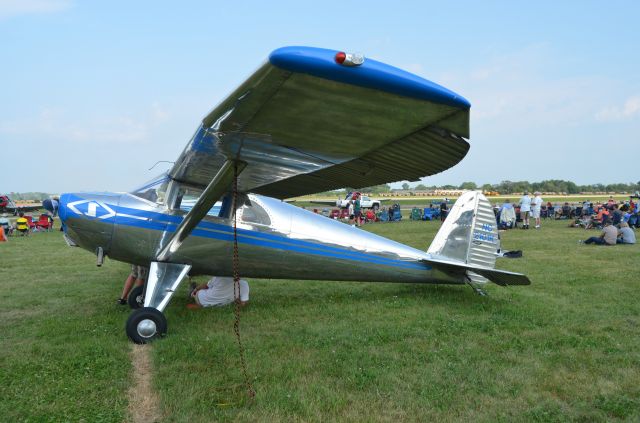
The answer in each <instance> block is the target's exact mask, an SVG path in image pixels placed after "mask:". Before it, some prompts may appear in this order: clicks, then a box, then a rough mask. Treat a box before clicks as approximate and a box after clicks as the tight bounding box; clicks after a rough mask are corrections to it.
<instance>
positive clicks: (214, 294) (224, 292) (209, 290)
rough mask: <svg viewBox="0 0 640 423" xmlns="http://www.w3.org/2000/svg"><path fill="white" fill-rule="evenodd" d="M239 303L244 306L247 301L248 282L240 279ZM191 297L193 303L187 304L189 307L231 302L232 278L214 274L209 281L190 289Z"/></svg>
mask: <svg viewBox="0 0 640 423" xmlns="http://www.w3.org/2000/svg"><path fill="white" fill-rule="evenodd" d="M239 284H240V298H239V300H240V305H241V306H244V305H246V304H247V303H248V302H249V283H248V282H247V281H246V280H244V279H240V281H239ZM191 297H192V298H193V299H194V301H195V304H187V307H189V308H200V307H215V306H225V305H227V304H231V303H232V302H233V301H234V300H235V299H237V297H236V293H235V287H234V283H233V278H231V277H224V276H214V277H212V278H211V279H209V282H207V283H206V284H202V285H199V286H196V287H195V288H194V289H193V291H191Z"/></svg>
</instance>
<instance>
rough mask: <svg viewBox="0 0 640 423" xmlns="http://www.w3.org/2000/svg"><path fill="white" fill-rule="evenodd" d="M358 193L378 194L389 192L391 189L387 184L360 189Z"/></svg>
mask: <svg viewBox="0 0 640 423" xmlns="http://www.w3.org/2000/svg"><path fill="white" fill-rule="evenodd" d="M360 191H364V192H371V193H375V194H378V193H381V192H390V191H391V187H390V186H389V185H387V184H381V185H374V186H372V187H366V188H361V189H360Z"/></svg>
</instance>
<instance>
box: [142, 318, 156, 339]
mask: <svg viewBox="0 0 640 423" xmlns="http://www.w3.org/2000/svg"><path fill="white" fill-rule="evenodd" d="M156 331H157V328H156V322H154V321H153V320H151V319H144V320H141V321H140V323H138V335H140V336H141V337H143V338H151V337H152V336H153V335H155V334H156Z"/></svg>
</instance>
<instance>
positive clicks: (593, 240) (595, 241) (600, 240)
mask: <svg viewBox="0 0 640 423" xmlns="http://www.w3.org/2000/svg"><path fill="white" fill-rule="evenodd" d="M584 243H585V244H596V245H604V243H605V242H604V239H603V238H600V237H599V236H592V237H591V238H589V239H587V240H586V241H585V242H584Z"/></svg>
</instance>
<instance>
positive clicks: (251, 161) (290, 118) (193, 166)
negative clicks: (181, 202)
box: [169, 47, 470, 199]
mask: <svg viewBox="0 0 640 423" xmlns="http://www.w3.org/2000/svg"><path fill="white" fill-rule="evenodd" d="M336 53H337V51H335V50H326V49H319V48H310V47H284V48H280V49H278V50H275V51H274V52H273V53H271V55H270V56H269V59H268V61H267V62H266V63H264V64H263V65H262V66H261V67H260V68H259V69H258V70H257V71H256V72H255V73H254V74H253V75H251V76H250V77H249V79H247V81H245V82H244V83H243V84H242V85H241V86H240V87H239V88H238V89H236V90H235V91H234V92H233V93H232V94H231V95H229V97H228V98H227V99H225V100H224V101H223V102H222V103H220V104H219V105H218V106H217V107H216V108H215V109H214V110H213V111H212V112H211V113H209V114H208V115H207V116H206V117H205V118H204V119H203V121H202V124H201V125H200V127H199V128H198V129H197V131H196V133H195V135H194V136H193V138H192V139H191V141H190V142H189V143H188V145H187V147H186V148H185V150H184V151H183V152H182V154H181V155H180V157H179V158H178V160H177V161H176V163H175V165H174V166H173V168H172V169H171V170H170V172H169V174H170V176H171V177H172V178H173V179H175V180H177V181H180V182H184V183H187V184H190V185H194V186H200V187H205V186H207V185H208V184H209V183H210V182H211V181H212V179H213V178H214V177H215V176H216V174H217V173H218V171H219V169H220V168H221V167H222V166H223V164H224V163H225V162H226V161H227V160H232V161H236V162H237V161H241V162H244V164H246V167H245V168H244V170H243V171H242V173H241V174H240V175H239V179H238V189H239V190H240V191H244V192H248V191H251V192H255V193H258V194H264V195H268V196H271V197H275V198H281V199H283V198H289V197H295V196H299V195H304V194H311V193H315V192H320V191H326V190H331V189H336V188H341V187H344V186H351V187H353V188H360V187H366V186H372V185H378V184H382V183H387V182H393V181H398V180H404V179H406V180H417V179H419V178H421V177H424V176H428V175H433V174H435V173H438V172H441V171H443V170H445V169H448V168H449V167H451V166H453V165H455V164H456V163H458V162H459V161H460V160H462V158H463V157H464V156H465V155H466V153H467V151H468V149H469V144H468V143H467V142H466V141H465V139H464V138H468V137H469V109H470V104H469V102H468V101H467V100H465V99H464V98H462V97H460V96H459V95H457V94H455V93H453V92H451V91H449V90H447V89H446V88H443V87H441V86H439V85H437V84H434V83H432V82H430V81H427V80H425V79H422V78H420V77H418V76H416V75H413V74H410V73H408V72H405V71H402V70H400V69H397V68H394V67H392V66H389V65H386V64H384V63H380V62H377V61H375V60H371V59H366V60H365V62H364V63H363V64H362V65H360V66H353V67H349V66H344V65H341V64H338V63H337V62H336V60H335V56H336Z"/></svg>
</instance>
